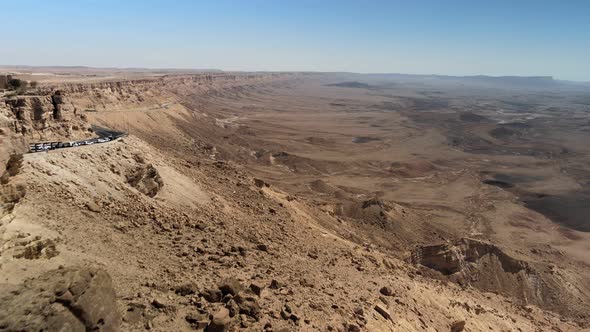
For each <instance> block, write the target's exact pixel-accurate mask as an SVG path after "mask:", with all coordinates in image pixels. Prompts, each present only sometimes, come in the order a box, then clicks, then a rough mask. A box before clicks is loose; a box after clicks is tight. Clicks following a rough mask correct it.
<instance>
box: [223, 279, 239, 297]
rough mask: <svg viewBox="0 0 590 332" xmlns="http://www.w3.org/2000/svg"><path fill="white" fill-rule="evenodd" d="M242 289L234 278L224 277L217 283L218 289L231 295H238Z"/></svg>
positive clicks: (224, 293)
mask: <svg viewBox="0 0 590 332" xmlns="http://www.w3.org/2000/svg"><path fill="white" fill-rule="evenodd" d="M242 289H244V287H243V286H242V284H240V281H239V280H238V279H236V278H227V279H224V280H223V281H222V282H221V284H219V290H220V291H221V292H222V293H223V295H226V294H231V295H232V296H235V295H238V293H239V292H240V291H241V290H242Z"/></svg>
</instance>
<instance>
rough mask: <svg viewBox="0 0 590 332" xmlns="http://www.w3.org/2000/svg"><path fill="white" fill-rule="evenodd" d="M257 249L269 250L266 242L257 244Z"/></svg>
mask: <svg viewBox="0 0 590 332" xmlns="http://www.w3.org/2000/svg"><path fill="white" fill-rule="evenodd" d="M256 249H258V250H260V251H268V246H267V245H266V244H263V243H260V244H258V245H256Z"/></svg>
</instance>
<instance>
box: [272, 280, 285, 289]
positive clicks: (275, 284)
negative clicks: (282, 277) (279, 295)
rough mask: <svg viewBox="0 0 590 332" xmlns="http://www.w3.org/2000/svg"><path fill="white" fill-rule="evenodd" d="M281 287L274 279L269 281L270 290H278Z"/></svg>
mask: <svg viewBox="0 0 590 332" xmlns="http://www.w3.org/2000/svg"><path fill="white" fill-rule="evenodd" d="M281 287H283V285H282V284H281V283H280V282H279V281H278V280H276V279H273V280H271V281H270V287H269V288H270V289H279V288H281Z"/></svg>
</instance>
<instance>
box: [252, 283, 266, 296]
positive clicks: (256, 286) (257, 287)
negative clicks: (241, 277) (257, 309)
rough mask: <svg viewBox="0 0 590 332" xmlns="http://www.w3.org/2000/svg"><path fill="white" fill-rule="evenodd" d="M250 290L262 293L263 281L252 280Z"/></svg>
mask: <svg viewBox="0 0 590 332" xmlns="http://www.w3.org/2000/svg"><path fill="white" fill-rule="evenodd" d="M250 290H251V291H252V292H253V293H254V294H256V295H258V296H260V295H261V294H262V291H263V290H264V284H263V283H260V282H256V281H254V282H252V283H251V284H250Z"/></svg>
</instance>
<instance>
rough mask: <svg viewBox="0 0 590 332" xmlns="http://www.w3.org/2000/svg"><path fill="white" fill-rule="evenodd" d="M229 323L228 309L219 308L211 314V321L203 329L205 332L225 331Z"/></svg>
mask: <svg viewBox="0 0 590 332" xmlns="http://www.w3.org/2000/svg"><path fill="white" fill-rule="evenodd" d="M229 323H230V317H229V310H227V309H226V308H220V309H219V310H218V311H217V312H216V313H215V314H213V315H212V316H211V321H210V322H209V325H207V328H206V329H205V331H207V332H225V331H227V330H228V327H229Z"/></svg>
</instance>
